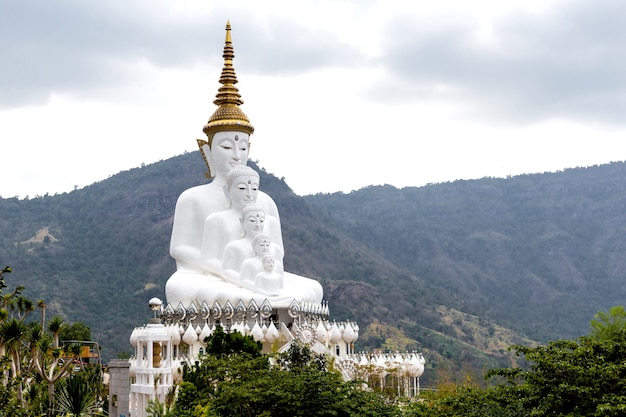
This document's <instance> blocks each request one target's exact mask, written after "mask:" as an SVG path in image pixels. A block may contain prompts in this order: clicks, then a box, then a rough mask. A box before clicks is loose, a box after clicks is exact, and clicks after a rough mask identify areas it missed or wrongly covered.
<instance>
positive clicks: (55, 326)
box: [48, 316, 65, 348]
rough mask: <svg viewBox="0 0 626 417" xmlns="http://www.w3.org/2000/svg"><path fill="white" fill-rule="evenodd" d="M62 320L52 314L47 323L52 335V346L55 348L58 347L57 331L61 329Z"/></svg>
mask: <svg viewBox="0 0 626 417" xmlns="http://www.w3.org/2000/svg"><path fill="white" fill-rule="evenodd" d="M64 321H65V320H63V319H62V318H61V317H59V316H54V317H52V320H50V323H49V324H48V330H50V331H51V332H52V336H53V337H54V345H53V347H55V348H58V347H59V332H60V331H61V326H63V322H64Z"/></svg>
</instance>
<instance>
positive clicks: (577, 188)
mask: <svg viewBox="0 0 626 417" xmlns="http://www.w3.org/2000/svg"><path fill="white" fill-rule="evenodd" d="M252 165H254V164H252ZM254 167H255V168H256V169H257V170H259V171H260V174H261V189H262V190H264V191H266V192H267V193H268V194H270V195H271V196H272V197H273V198H274V200H275V201H276V203H277V205H278V208H279V210H280V214H281V222H282V227H283V235H284V243H285V252H286V255H285V268H286V269H287V270H289V271H292V272H295V273H298V274H301V275H305V276H309V277H312V278H316V279H318V280H319V281H320V282H321V283H322V285H323V287H324V290H325V298H327V299H328V301H329V305H330V309H331V315H332V317H333V318H335V319H337V320H345V319H352V320H357V321H358V323H359V326H360V328H361V332H360V339H359V341H357V350H360V349H373V348H382V349H401V350H404V349H409V350H414V349H423V350H424V351H425V352H426V353H427V357H429V365H433V364H437V363H442V362H445V361H446V360H449V361H451V362H452V363H457V364H458V363H460V362H472V363H474V364H478V363H484V362H488V363H494V362H496V361H498V360H503V358H505V356H504V355H505V350H506V347H507V346H508V345H509V344H512V343H520V342H521V343H530V339H532V340H536V341H548V340H554V339H557V338H570V337H575V336H578V335H581V334H585V333H586V332H587V330H588V326H589V321H590V320H591V319H592V318H593V315H594V313H595V312H597V311H599V310H608V308H609V307H610V306H612V305H617V304H623V302H624V301H623V300H624V295H625V294H626V286H625V285H624V279H623V275H624V271H625V269H626V261H625V259H626V257H625V256H624V255H625V253H624V252H625V251H626V239H624V237H623V236H624V233H623V230H624V224H625V222H624V220H625V219H624V205H625V204H626V181H624V171H625V170H626V166H625V165H624V164H622V163H614V164H610V165H604V166H599V167H593V168H586V169H573V170H567V171H564V172H560V173H554V174H541V175H527V176H520V177H513V178H509V179H482V180H476V181H457V182H453V183H446V184H436V185H429V186H426V187H419V188H405V189H396V188H394V187H391V186H381V187H368V188H365V189H362V190H359V191H355V192H353V193H350V194H328V195H315V196H306V197H299V196H297V195H295V194H294V193H293V192H292V191H291V190H290V189H289V187H288V185H287V184H285V182H284V181H282V180H280V179H278V178H277V177H276V176H274V175H271V174H268V173H267V172H265V171H264V170H263V169H259V168H258V167H257V166H256V165H254ZM203 170H204V165H203V162H202V159H201V157H200V156H199V154H198V153H197V152H193V153H188V154H184V155H180V156H177V157H174V158H171V159H168V160H165V161H160V162H157V163H155V164H151V165H147V166H143V167H141V168H135V169H131V170H128V171H124V172H121V173H119V174H117V175H114V176H112V177H110V178H108V179H106V180H104V181H101V182H98V183H95V184H93V185H91V186H88V187H85V188H82V189H78V190H75V191H73V192H70V193H64V194H60V195H53V196H50V195H46V196H41V197H36V198H31V199H28V200H18V199H15V198H8V199H7V198H5V199H0V263H2V264H6V265H10V266H12V267H13V269H14V272H13V273H12V274H10V275H9V276H8V277H7V278H8V283H9V284H10V285H11V286H15V285H18V284H19V285H25V286H26V295H27V296H29V297H31V298H33V299H39V298H43V299H45V300H46V303H47V304H48V306H49V310H48V311H49V312H48V313H47V314H48V315H49V316H50V317H51V316H52V315H54V314H59V315H61V316H63V317H64V318H66V320H68V321H70V322H75V321H83V322H85V323H86V324H87V325H89V326H90V327H91V329H92V332H93V335H94V338H95V339H97V340H98V341H99V342H100V345H101V346H102V347H103V356H104V357H105V359H106V358H112V357H115V356H116V355H117V354H119V353H120V352H130V351H131V347H130V344H129V341H128V340H129V336H130V332H131V331H132V328H133V327H134V326H137V325H141V324H143V323H145V322H146V321H147V320H148V318H149V317H150V311H149V310H148V306H147V304H148V300H149V299H150V298H151V297H155V296H156V297H160V298H162V299H163V298H164V286H165V282H166V280H167V278H168V277H169V276H170V275H171V273H172V272H173V271H174V268H175V266H174V261H173V260H172V259H171V258H170V257H169V254H168V247H169V237H170V233H171V225H172V220H173V214H174V206H175V203H176V199H177V197H178V195H179V194H180V193H181V192H182V191H183V190H184V189H186V188H189V187H191V186H193V185H197V184H200V183H202V182H204V181H205V180H204V174H203ZM524 337H527V338H528V339H525V338H524ZM479 366H480V365H479ZM425 377H426V375H425Z"/></svg>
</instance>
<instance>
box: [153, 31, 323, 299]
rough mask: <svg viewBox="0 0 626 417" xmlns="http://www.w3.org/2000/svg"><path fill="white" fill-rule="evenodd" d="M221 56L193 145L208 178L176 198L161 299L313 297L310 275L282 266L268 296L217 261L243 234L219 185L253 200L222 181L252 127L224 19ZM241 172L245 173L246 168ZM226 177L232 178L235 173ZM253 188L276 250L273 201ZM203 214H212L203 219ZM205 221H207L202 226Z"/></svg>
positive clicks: (239, 162) (241, 158) (243, 158)
mask: <svg viewBox="0 0 626 417" xmlns="http://www.w3.org/2000/svg"><path fill="white" fill-rule="evenodd" d="M223 57H224V67H223V69H222V74H221V77H220V83H221V84H222V86H221V87H220V88H219V90H218V93H217V95H216V99H215V101H214V104H216V105H217V106H218V108H217V109H216V110H215V112H214V113H213V115H212V116H211V117H210V118H209V120H208V122H207V124H206V125H205V126H204V128H203V132H204V133H205V134H206V135H207V140H206V141H205V140H198V146H199V147H200V151H201V153H202V156H203V158H204V160H205V163H206V165H207V167H208V173H207V175H206V176H207V178H211V179H212V181H211V182H209V183H208V184H204V185H200V186H196V187H192V188H190V189H188V190H185V191H184V192H183V193H182V194H181V195H180V197H179V198H178V201H177V203H176V210H175V214H174V223H173V227H172V237H171V241H170V255H171V256H172V258H174V259H175V260H176V272H175V273H174V274H173V275H172V276H171V277H170V278H169V279H168V281H167V283H166V285H165V295H166V298H167V301H168V303H170V304H173V305H174V306H176V305H178V304H179V303H182V304H183V305H184V306H188V305H189V304H190V303H191V302H196V303H197V305H200V304H202V302H207V304H208V305H212V303H213V302H215V301H218V302H219V303H220V304H222V303H224V302H225V301H226V300H230V301H231V302H232V303H235V302H237V301H238V300H242V301H243V302H244V303H246V302H249V301H250V300H252V299H254V300H255V301H257V302H262V301H263V300H264V299H265V298H268V299H269V301H270V302H271V303H272V305H273V306H275V307H281V306H283V304H284V307H287V306H288V305H289V302H290V301H291V300H293V299H296V300H298V301H307V302H315V303H319V302H321V301H322V295H323V292H322V287H321V285H320V284H319V283H318V282H317V281H315V280H312V279H309V278H305V277H300V276H297V275H294V274H290V273H288V272H285V273H284V281H285V285H284V288H283V290H282V291H281V294H280V296H277V297H274V298H269V297H265V295H264V294H258V293H255V292H254V291H252V290H249V289H245V288H243V287H241V286H239V285H236V284H233V283H232V282H229V281H228V280H226V279H225V277H224V274H223V270H222V268H221V264H220V263H221V260H222V258H223V250H224V249H225V247H226V246H227V245H228V244H229V243H230V242H231V241H234V240H238V239H240V238H241V237H242V235H243V229H242V227H241V221H240V216H241V213H242V210H243V207H239V206H238V207H237V208H235V198H233V199H232V203H233V204H232V205H231V204H230V203H231V202H229V201H228V199H227V194H228V193H225V192H224V190H225V189H226V190H227V191H229V192H230V193H231V194H232V193H233V192H234V193H235V194H237V195H238V197H237V200H238V199H239V198H241V199H242V201H241V202H239V201H237V203H236V204H239V203H242V204H241V206H245V205H247V204H251V203H253V202H254V201H252V200H253V199H250V201H245V202H244V201H243V200H244V199H245V196H244V194H245V192H248V191H252V190H251V188H250V190H241V194H239V191H240V190H239V188H238V187H237V185H235V183H234V182H233V183H231V185H230V187H229V186H228V184H227V176H228V173H229V171H231V170H232V169H233V168H237V167H241V166H244V165H245V164H246V163H247V160H248V152H249V148H250V135H251V134H252V133H253V132H254V127H253V126H252V125H251V124H250V121H249V119H248V117H247V116H246V115H245V114H244V113H243V111H242V110H241V109H240V107H239V106H240V105H241V104H243V101H242V100H241V96H240V94H239V92H238V89H237V87H235V84H236V83H237V77H236V75H235V70H234V68H233V66H232V60H233V58H234V52H233V48H232V41H231V37H230V25H229V24H227V25H226V42H225V46H224V55H223ZM233 175H235V174H233ZM245 175H249V172H248V174H244V176H245ZM251 178H252V177H249V178H246V179H245V181H244V182H245V183H247V179H250V180H251V181H252V179H251ZM257 178H258V176H257ZM239 179H241V178H239ZM232 180H233V181H235V182H236V180H237V178H232ZM237 184H238V183H237ZM257 184H258V182H257ZM250 185H251V184H250ZM225 187H226V188H225ZM244 188H245V187H244ZM254 193H256V201H255V204H257V205H258V206H259V207H260V208H261V210H262V211H263V213H264V215H265V218H266V221H267V219H268V218H270V217H271V218H272V219H273V220H272V222H271V223H273V224H274V227H273V228H272V229H274V232H272V231H271V230H270V231H269V232H270V233H269V234H270V235H271V238H272V239H273V240H274V241H275V243H276V244H277V245H278V246H280V248H281V251H282V236H281V234H280V217H279V215H278V209H277V208H276V204H275V203H274V201H273V200H272V199H271V198H270V197H269V196H268V195H267V194H265V193H263V192H261V191H258V185H257V190H256V191H254ZM244 203H245V204H244ZM229 210H230V213H228V214H225V213H221V214H220V215H216V216H213V217H211V216H212V215H213V214H214V213H217V212H222V211H229ZM209 217H211V219H212V220H210V221H208V219H209ZM218 218H221V219H222V220H223V224H221V225H216V224H218V223H220V221H218V220H215V219H218ZM227 219H229V220H227ZM233 219H236V223H237V224H238V227H239V231H238V232H236V231H235V229H234V228H233V227H232V225H233V224H235V222H234V221H232V220H233ZM207 221H208V224H209V227H205V226H206V225H207ZM226 223H228V225H227V224H226ZM276 229H277V230H278V232H277V233H276V232H275V230H276ZM223 233H224V234H223ZM203 252H204V254H203ZM203 255H204V256H203Z"/></svg>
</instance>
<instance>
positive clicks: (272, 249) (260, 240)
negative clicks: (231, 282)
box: [239, 234, 284, 295]
mask: <svg viewBox="0 0 626 417" xmlns="http://www.w3.org/2000/svg"><path fill="white" fill-rule="evenodd" d="M253 250H254V256H253V257H251V258H248V259H246V260H245V261H243V263H242V264H241V271H240V279H239V282H240V283H241V286H243V287H244V288H248V289H250V290H252V291H254V292H257V293H261V294H271V295H277V294H278V293H279V292H280V290H281V289H282V288H283V287H284V277H283V274H284V271H283V263H282V257H281V259H276V258H275V255H274V254H277V253H280V249H279V248H278V247H277V245H276V244H274V243H272V241H271V239H270V237H269V236H267V235H264V234H259V235H256V236H255V237H254V239H253ZM266 258H267V259H266ZM270 266H271V268H270V269H268V268H269V267H270Z"/></svg>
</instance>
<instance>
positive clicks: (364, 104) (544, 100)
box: [0, 0, 626, 197]
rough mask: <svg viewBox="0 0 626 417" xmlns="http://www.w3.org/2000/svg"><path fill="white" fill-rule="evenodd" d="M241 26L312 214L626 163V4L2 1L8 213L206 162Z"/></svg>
mask: <svg viewBox="0 0 626 417" xmlns="http://www.w3.org/2000/svg"><path fill="white" fill-rule="evenodd" d="M228 19H230V22H231V25H232V38H233V45H234V49H235V60H234V65H235V69H236V72H237V77H238V79H239V84H238V85H237V86H238V87H239V91H240V93H241V95H242V99H243V100H244V105H243V106H242V109H243V111H244V112H245V113H246V114H247V115H248V117H249V118H250V121H251V122H252V124H253V125H254V126H255V128H256V131H255V133H254V135H253V136H252V148H251V155H250V156H251V159H254V160H258V162H259V164H260V166H262V167H264V168H265V169H266V170H267V171H268V172H271V173H273V174H275V175H276V176H278V177H285V179H286V181H287V183H288V184H289V185H290V186H291V188H292V189H293V190H294V191H295V192H296V193H298V194H300V195H304V194H311V193H317V192H333V191H344V192H348V191H351V190H353V189H358V188H362V187H364V186H367V185H373V184H392V185H395V186H397V187H405V186H420V185H424V184H426V183H437V182H444V181H453V180H455V179H470V178H482V177H489V176H492V177H504V176H507V175H517V174H521V173H533V172H546V171H555V170H560V169H564V168H567V167H577V166H589V165H594V164H602V163H607V162H610V161H623V160H626V140H625V139H626V117H624V116H625V115H626V50H625V46H624V45H626V24H624V22H625V21H626V2H624V1H618V0H615V1H603V0H596V1H593V2H591V1H585V0H571V1H548V0H539V1H529V0H523V1H502V0H494V1H487V0H485V1H481V0H473V1H466V0H458V1H443V0H438V1H436V2H434V1H431V0H424V1H416V0H406V1H393V0H380V1H375V0H369V1H363V0H353V1H323V0H319V1H305V0H301V1H291V0H285V1H258V0H249V1H228V2H216V1H208V0H199V1H175V0H170V1H166V0H143V1H139V0H107V1H89V2H87V1H82V0H57V1H54V2H52V1H44V0H41V1H35V0H29V1H16V0H0V63H1V65H0V138H1V140H0V156H1V157H2V159H1V161H2V162H1V165H0V196H2V197H13V196H21V197H23V196H26V195H28V196H30V197H34V196H36V195H44V194H46V193H49V194H55V193H61V192H66V191H70V190H72V189H74V187H76V186H77V187H83V186H86V185H89V184H92V183H93V182H96V181H100V180H104V179H106V178H107V177H109V176H111V175H114V174H116V173H118V172H120V171H123V170H127V169H130V168H134V167H137V166H140V165H141V164H142V163H145V164H149V163H153V162H156V161H159V160H161V159H168V158H170V157H173V156H176V155H179V154H181V153H184V152H186V151H194V150H196V149H197V147H196V146H197V145H196V138H202V137H204V134H203V133H202V126H203V125H204V124H205V123H206V121H207V119H208V118H209V116H210V115H211V114H212V113H213V111H214V110H215V106H214V105H213V103H212V102H213V100H214V98H215V94H216V92H217V89H218V87H219V83H218V79H219V74H220V72H221V69H222V64H223V59H222V57H221V54H222V49H223V46H224V33H225V32H224V27H225V23H226V21H227V20H228ZM198 164H200V165H202V164H203V162H202V160H201V158H200V157H198ZM261 188H263V184H261Z"/></svg>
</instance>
